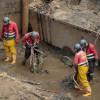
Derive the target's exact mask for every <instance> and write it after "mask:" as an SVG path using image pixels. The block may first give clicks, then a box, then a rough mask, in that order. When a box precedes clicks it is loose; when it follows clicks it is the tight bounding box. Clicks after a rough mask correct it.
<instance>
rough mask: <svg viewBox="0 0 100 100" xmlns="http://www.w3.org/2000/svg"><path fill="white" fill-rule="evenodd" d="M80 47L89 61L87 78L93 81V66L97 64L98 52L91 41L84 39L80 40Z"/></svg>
mask: <svg viewBox="0 0 100 100" xmlns="http://www.w3.org/2000/svg"><path fill="white" fill-rule="evenodd" d="M80 44H81V47H82V48H83V50H84V51H85V52H86V54H87V58H88V62H89V73H88V80H89V81H93V76H94V66H98V54H97V51H96V49H95V46H94V45H93V44H92V43H88V42H87V41H86V40H85V39H81V40H80Z"/></svg>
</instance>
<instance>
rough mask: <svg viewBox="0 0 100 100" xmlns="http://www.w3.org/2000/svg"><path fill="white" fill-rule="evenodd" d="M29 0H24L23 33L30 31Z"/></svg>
mask: <svg viewBox="0 0 100 100" xmlns="http://www.w3.org/2000/svg"><path fill="white" fill-rule="evenodd" d="M28 23H29V0H22V34H25V33H27V32H28Z"/></svg>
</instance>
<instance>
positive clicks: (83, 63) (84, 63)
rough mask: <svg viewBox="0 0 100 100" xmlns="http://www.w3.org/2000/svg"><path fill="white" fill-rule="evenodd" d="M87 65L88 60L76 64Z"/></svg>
mask: <svg viewBox="0 0 100 100" xmlns="http://www.w3.org/2000/svg"><path fill="white" fill-rule="evenodd" d="M86 65H88V61H85V62H82V63H79V64H78V66H86Z"/></svg>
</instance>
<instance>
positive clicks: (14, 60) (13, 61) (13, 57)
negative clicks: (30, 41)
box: [11, 54, 16, 65]
mask: <svg viewBox="0 0 100 100" xmlns="http://www.w3.org/2000/svg"><path fill="white" fill-rule="evenodd" d="M15 63H16V55H15V54H13V55H12V62H11V64H12V65H13V64H15Z"/></svg>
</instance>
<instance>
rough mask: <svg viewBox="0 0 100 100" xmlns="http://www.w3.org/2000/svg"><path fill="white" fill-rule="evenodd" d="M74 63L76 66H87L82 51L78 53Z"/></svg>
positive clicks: (85, 57)
mask: <svg viewBox="0 0 100 100" xmlns="http://www.w3.org/2000/svg"><path fill="white" fill-rule="evenodd" d="M74 63H75V64H76V65H78V66H86V65H88V60H87V56H86V53H85V52H84V51H79V52H78V53H77V54H76V55H75V58H74Z"/></svg>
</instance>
